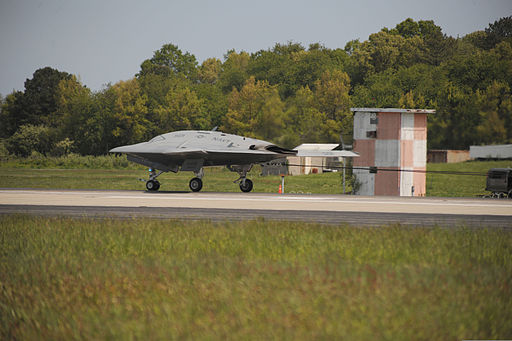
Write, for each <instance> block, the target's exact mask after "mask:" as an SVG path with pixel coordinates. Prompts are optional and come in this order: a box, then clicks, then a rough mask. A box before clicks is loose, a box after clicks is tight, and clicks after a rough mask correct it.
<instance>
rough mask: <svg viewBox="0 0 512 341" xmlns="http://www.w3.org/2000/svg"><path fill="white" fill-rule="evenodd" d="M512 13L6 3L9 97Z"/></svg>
mask: <svg viewBox="0 0 512 341" xmlns="http://www.w3.org/2000/svg"><path fill="white" fill-rule="evenodd" d="M509 15H512V0H420V1H416V0H391V1H389V0H388V1H383V0H375V1H372V0H352V1H345V0H337V1H336V0H315V1H312V0H283V1H280V0H257V1H254V0H252V1H244V0H210V1H206V0H182V1H177V0H155V1H152V0H146V1H141V0H83V1H78V0H0V32H1V33H0V94H2V95H3V96H5V95H7V94H8V93H11V92H12V91H13V90H14V89H15V90H23V89H24V86H23V83H24V82H25V79H27V78H32V74H33V73H34V71H35V70H37V69H38V68H42V67H45V66H50V67H53V68H56V69H58V70H59V71H66V72H69V73H72V74H75V75H77V76H79V77H80V79H81V81H82V82H83V83H84V84H85V85H87V86H88V87H89V88H91V89H93V90H99V89H101V88H102V86H103V85H104V84H107V83H116V82H117V81H119V80H126V79H130V78H132V77H133V76H134V75H135V74H136V73H137V72H138V71H139V67H140V64H141V63H142V62H143V61H144V60H145V59H147V58H151V56H152V55H153V52H154V51H155V50H158V49H160V47H161V46H162V45H163V44H166V43H173V44H176V45H178V46H179V48H180V49H181V50H182V51H184V52H185V51H188V52H190V53H192V54H194V55H195V56H196V58H197V59H198V61H199V62H200V63H201V62H202V61H203V60H205V59H206V58H209V57H216V58H219V59H221V60H222V59H223V55H224V54H225V53H226V51H228V50H230V49H235V50H237V51H240V50H244V51H247V52H255V51H258V50H261V49H268V48H271V47H273V46H274V44H275V43H277V42H279V43H286V42H288V41H293V42H298V43H302V44H303V45H304V46H305V47H307V46H308V45H309V44H310V43H315V42H319V43H321V44H323V45H324V46H326V47H328V48H338V47H340V48H343V47H344V46H345V44H346V43H347V42H348V41H350V40H352V39H360V40H366V39H367V38H368V36H369V34H371V33H374V32H378V31H379V30H380V29H381V28H382V27H388V28H392V27H394V26H395V25H396V24H398V23H399V22H401V21H403V20H405V19H406V18H409V17H410V18H413V19H414V20H434V21H435V23H436V24H437V25H439V26H441V27H442V28H443V32H444V33H446V34H448V35H451V36H454V37H457V36H464V35H466V34H467V33H471V32H474V31H476V30H483V29H484V28H486V27H487V26H488V24H489V23H490V22H494V21H495V20H497V19H499V18H501V17H505V16H509Z"/></svg>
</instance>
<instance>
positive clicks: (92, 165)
mask: <svg viewBox="0 0 512 341" xmlns="http://www.w3.org/2000/svg"><path fill="white" fill-rule="evenodd" d="M2 167H4V168H34V169H41V168H53V169H143V167H142V166H140V165H137V164H135V163H133V162H130V161H128V159H127V158H126V155H121V156H114V155H100V156H92V155H78V154H69V155H64V156H45V155H43V154H40V153H35V152H34V153H33V154H32V155H31V156H29V157H26V158H22V157H15V156H9V157H6V158H5V159H3V160H2Z"/></svg>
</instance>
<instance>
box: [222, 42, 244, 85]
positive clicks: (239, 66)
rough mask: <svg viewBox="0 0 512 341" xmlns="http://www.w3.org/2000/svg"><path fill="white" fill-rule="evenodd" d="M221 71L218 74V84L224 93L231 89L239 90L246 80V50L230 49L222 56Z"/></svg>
mask: <svg viewBox="0 0 512 341" xmlns="http://www.w3.org/2000/svg"><path fill="white" fill-rule="evenodd" d="M224 59H225V60H224V63H223V64H222V72H221V74H220V76H219V85H220V87H221V89H222V91H223V92H224V93H229V92H231V91H232V90H233V89H237V90H240V89H241V88H242V86H243V85H244V83H245V81H246V80H247V78H248V77H249V76H248V73H247V68H248V66H249V59H250V56H249V54H248V53H247V52H243V51H242V52H240V53H237V52H236V51H235V50H230V51H228V52H227V54H226V55H225V56H224Z"/></svg>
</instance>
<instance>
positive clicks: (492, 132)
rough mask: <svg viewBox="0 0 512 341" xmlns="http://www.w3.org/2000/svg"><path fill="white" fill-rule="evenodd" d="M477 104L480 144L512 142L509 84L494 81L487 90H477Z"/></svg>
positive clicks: (511, 101) (511, 104)
mask: <svg viewBox="0 0 512 341" xmlns="http://www.w3.org/2000/svg"><path fill="white" fill-rule="evenodd" d="M476 105H477V107H478V113H479V115H480V124H479V125H478V126H477V127H476V130H477V134H478V138H479V139H478V141H476V143H478V144H480V143H483V144H500V143H510V142H512V96H511V92H510V87H509V86H508V85H507V84H504V83H500V82H496V81H495V82H493V83H492V84H491V85H489V87H487V89H485V90H477V92H476Z"/></svg>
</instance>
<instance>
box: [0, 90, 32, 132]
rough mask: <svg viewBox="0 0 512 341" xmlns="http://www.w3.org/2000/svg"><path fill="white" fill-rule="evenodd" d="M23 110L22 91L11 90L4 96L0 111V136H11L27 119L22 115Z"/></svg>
mask: <svg viewBox="0 0 512 341" xmlns="http://www.w3.org/2000/svg"><path fill="white" fill-rule="evenodd" d="M23 111H24V108H23V92H21V91H13V92H12V93H11V94H9V95H7V97H5V100H4V102H3V103H2V111H1V113H0V122H2V124H0V137H2V138H6V137H9V136H11V135H12V134H14V133H15V132H16V130H17V129H18V128H19V127H20V124H21V123H22V122H26V121H27V118H26V117H22V115H23ZM25 116H26V115H25Z"/></svg>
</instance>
